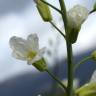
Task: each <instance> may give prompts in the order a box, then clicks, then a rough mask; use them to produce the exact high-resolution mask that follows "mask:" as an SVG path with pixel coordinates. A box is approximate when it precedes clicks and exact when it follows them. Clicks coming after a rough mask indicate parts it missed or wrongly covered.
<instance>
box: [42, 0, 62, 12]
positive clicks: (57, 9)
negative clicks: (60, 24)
mask: <svg viewBox="0 0 96 96" xmlns="http://www.w3.org/2000/svg"><path fill="white" fill-rule="evenodd" d="M41 1H42V2H43V3H45V4H46V5H48V6H50V7H51V8H53V9H54V10H56V11H57V12H59V13H60V14H61V11H60V10H59V9H58V8H56V7H55V6H53V5H51V4H50V3H48V2H46V1H44V0H41Z"/></svg>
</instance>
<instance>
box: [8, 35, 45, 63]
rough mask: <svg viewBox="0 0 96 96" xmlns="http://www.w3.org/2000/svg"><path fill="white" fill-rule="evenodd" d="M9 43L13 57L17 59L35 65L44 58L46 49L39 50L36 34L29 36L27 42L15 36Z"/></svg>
mask: <svg viewBox="0 0 96 96" xmlns="http://www.w3.org/2000/svg"><path fill="white" fill-rule="evenodd" d="M9 43H10V46H11V48H12V50H13V52H12V55H13V57H15V58H16V59H20V60H26V61H27V62H28V64H33V63H35V62H36V61H39V60H41V59H42V58H43V53H44V51H45V48H42V49H39V43H38V37H37V35H36V34H31V35H29V36H28V38H27V40H25V39H22V38H20V37H16V36H13V37H12V38H11V39H10V41H9Z"/></svg>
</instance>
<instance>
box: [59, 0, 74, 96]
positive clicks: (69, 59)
mask: <svg viewBox="0 0 96 96" xmlns="http://www.w3.org/2000/svg"><path fill="white" fill-rule="evenodd" d="M59 3H60V7H61V12H62V19H63V22H64V27H65V33H66V47H67V64H68V85H67V96H74V95H73V79H74V78H73V75H74V74H73V73H74V71H73V52H72V44H71V43H70V42H69V40H68V39H67V37H68V32H69V31H68V29H69V28H68V22H67V14H66V7H65V3H64V0H59Z"/></svg>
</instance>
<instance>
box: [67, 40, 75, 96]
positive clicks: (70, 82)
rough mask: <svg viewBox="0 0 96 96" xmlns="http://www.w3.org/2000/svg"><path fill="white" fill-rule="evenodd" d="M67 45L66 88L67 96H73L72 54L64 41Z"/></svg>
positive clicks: (69, 45)
mask: <svg viewBox="0 0 96 96" xmlns="http://www.w3.org/2000/svg"><path fill="white" fill-rule="evenodd" d="M66 44H67V58H68V60H67V62H68V86H67V89H68V90H67V95H68V96H73V79H74V71H73V54H72V45H71V44H70V43H69V42H68V41H66Z"/></svg>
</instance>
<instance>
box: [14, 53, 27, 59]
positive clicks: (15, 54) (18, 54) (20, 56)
mask: <svg viewBox="0 0 96 96" xmlns="http://www.w3.org/2000/svg"><path fill="white" fill-rule="evenodd" d="M12 56H13V57H14V58H16V59H19V60H24V61H25V60H27V58H26V56H24V55H22V54H20V52H19V53H18V52H17V51H13V52H12Z"/></svg>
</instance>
